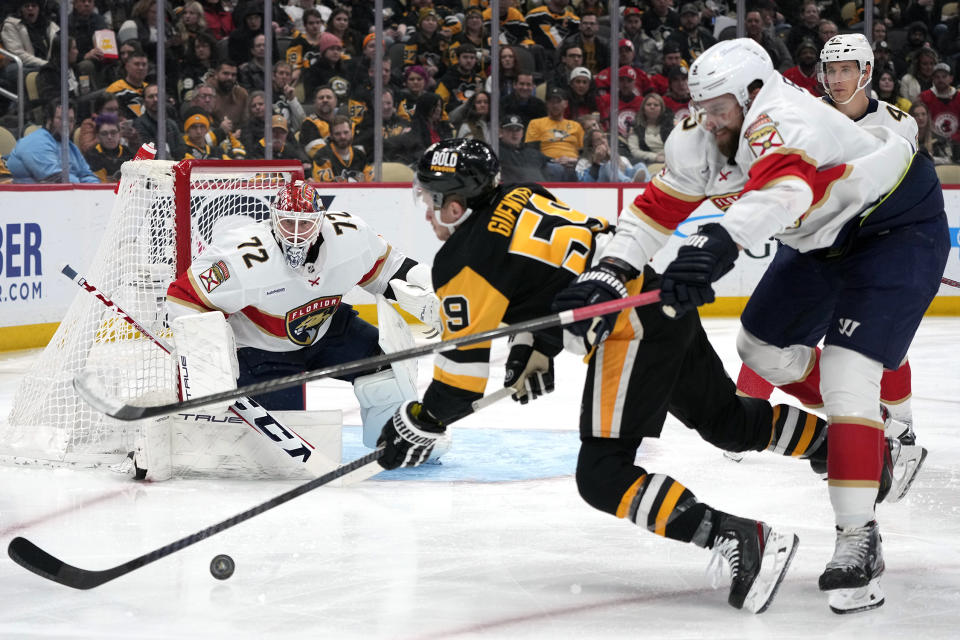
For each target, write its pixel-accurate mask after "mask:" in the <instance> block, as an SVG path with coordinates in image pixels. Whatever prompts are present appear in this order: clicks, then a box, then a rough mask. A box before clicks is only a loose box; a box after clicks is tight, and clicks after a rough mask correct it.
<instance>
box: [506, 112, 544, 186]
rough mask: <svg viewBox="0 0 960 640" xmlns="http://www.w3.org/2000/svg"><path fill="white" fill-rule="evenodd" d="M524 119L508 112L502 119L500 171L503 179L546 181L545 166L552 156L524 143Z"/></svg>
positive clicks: (511, 180)
mask: <svg viewBox="0 0 960 640" xmlns="http://www.w3.org/2000/svg"><path fill="white" fill-rule="evenodd" d="M524 130H525V127H524V124H523V119H522V118H521V117H520V116H518V115H516V114H507V115H505V116H504V117H503V118H501V120H500V171H501V172H502V174H503V175H502V177H503V181H504V182H506V183H511V182H546V181H547V174H546V173H545V172H544V170H543V169H544V167H546V166H547V163H549V162H550V158H548V157H547V156H545V155H543V153H541V152H540V151H539V150H538V149H534V148H533V147H528V146H526V145H525V144H524V143H523V134H524Z"/></svg>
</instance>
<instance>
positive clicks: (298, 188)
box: [270, 180, 325, 269]
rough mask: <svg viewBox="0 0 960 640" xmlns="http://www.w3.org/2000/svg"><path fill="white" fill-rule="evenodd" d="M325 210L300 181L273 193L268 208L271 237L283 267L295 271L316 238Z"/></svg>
mask: <svg viewBox="0 0 960 640" xmlns="http://www.w3.org/2000/svg"><path fill="white" fill-rule="evenodd" d="M324 212H325V209H324V207H323V203H322V202H320V196H319V194H318V193H317V190H316V189H314V188H313V187H311V186H310V185H309V184H307V183H306V182H304V181H303V180H294V181H293V182H291V183H290V184H288V185H286V186H284V187H283V188H282V189H280V191H279V192H278V193H277V196H276V198H274V200H273V203H272V204H271V205H270V220H271V221H272V222H273V235H274V237H275V238H276V239H277V242H279V243H280V248H281V249H282V250H283V255H284V257H285V258H286V260H287V264H288V265H290V266H291V267H292V268H294V269H299V268H300V267H301V266H303V263H304V262H305V261H306V258H307V251H309V250H310V247H311V245H313V243H314V242H315V241H316V240H317V236H319V235H320V224H321V223H322V222H323V214H324Z"/></svg>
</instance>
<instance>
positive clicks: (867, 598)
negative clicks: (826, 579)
mask: <svg viewBox="0 0 960 640" xmlns="http://www.w3.org/2000/svg"><path fill="white" fill-rule="evenodd" d="M883 602H884V597H883V590H882V589H881V588H880V580H879V579H878V578H874V579H873V580H871V581H870V582H869V583H868V584H867V586H865V587H859V588H857V589H835V590H833V591H831V592H830V599H829V604H830V610H831V611H833V612H834V613H837V614H840V615H844V614H847V613H860V612H861V611H869V610H871V609H876V608H877V607H879V606H881V605H883Z"/></svg>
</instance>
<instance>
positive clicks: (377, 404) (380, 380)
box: [353, 368, 417, 449]
mask: <svg viewBox="0 0 960 640" xmlns="http://www.w3.org/2000/svg"><path fill="white" fill-rule="evenodd" d="M405 386H406V385H404V386H401V384H400V383H399V382H398V381H397V375H396V372H395V371H394V370H393V369H392V368H391V369H385V370H383V371H378V372H377V373H371V374H369V375H365V376H360V377H358V378H357V379H355V380H354V381H353V392H354V393H355V394H356V396H357V401H358V402H359V403H360V418H361V420H362V421H363V444H364V446H366V447H370V448H371V449H375V448H376V447H377V439H378V438H379V437H380V431H381V430H382V429H383V425H384V424H386V423H387V421H388V420H390V419H391V418H392V416H393V414H394V412H396V410H397V408H398V407H399V406H400V405H401V404H403V403H404V402H405V401H407V400H416V399H417V396H416V392H415V390H414V391H413V392H412V393H411V392H410V389H411V388H412V384H411V385H410V386H409V387H406V389H405V388H404V387H405Z"/></svg>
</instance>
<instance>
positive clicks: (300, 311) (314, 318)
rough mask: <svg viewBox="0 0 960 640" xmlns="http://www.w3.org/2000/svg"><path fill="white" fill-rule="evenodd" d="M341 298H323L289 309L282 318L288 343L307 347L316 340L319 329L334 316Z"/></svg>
mask: <svg viewBox="0 0 960 640" xmlns="http://www.w3.org/2000/svg"><path fill="white" fill-rule="evenodd" d="M341 297H342V296H325V297H323V298H316V299H314V300H311V301H310V302H308V303H306V304H305V305H303V306H300V307H297V308H296V309H291V310H290V311H288V312H287V316H286V318H284V325H285V326H286V329H287V337H288V338H289V339H290V342H293V343H294V344H299V345H300V346H303V347H307V346H310V345H311V344H313V341H314V340H316V339H317V333H318V332H319V331H320V327H322V326H323V323H325V322H326V321H327V320H329V319H330V317H331V316H332V315H333V314H334V312H335V311H336V310H337V307H339V306H340V299H341Z"/></svg>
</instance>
